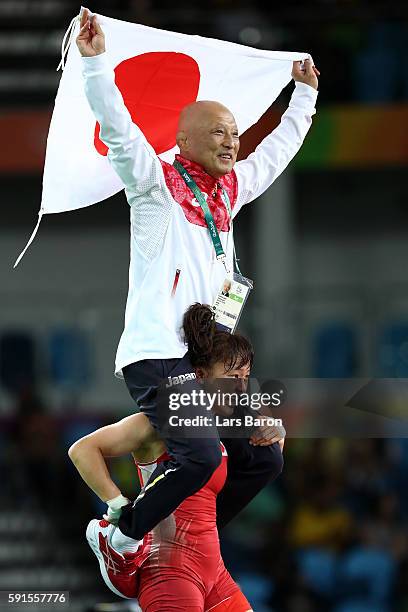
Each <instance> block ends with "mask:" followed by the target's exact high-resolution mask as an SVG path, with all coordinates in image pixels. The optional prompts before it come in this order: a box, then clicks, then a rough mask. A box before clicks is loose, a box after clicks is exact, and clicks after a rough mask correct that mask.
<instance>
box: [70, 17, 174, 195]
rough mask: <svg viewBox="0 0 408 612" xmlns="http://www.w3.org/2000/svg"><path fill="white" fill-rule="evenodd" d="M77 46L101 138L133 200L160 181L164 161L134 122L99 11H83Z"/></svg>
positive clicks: (86, 91) (89, 99) (86, 88)
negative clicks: (118, 82)
mask: <svg viewBox="0 0 408 612" xmlns="http://www.w3.org/2000/svg"><path fill="white" fill-rule="evenodd" d="M76 44H77V47H78V49H79V51H80V53H81V55H82V62H83V75H84V79H85V93H86V96H87V98H88V102H89V105H90V106H91V108H92V111H93V113H94V115H95V118H96V119H97V121H98V122H99V124H100V138H101V140H102V141H103V142H104V143H105V144H106V146H107V147H108V148H109V152H108V158H109V160H110V162H111V164H112V166H113V168H114V170H115V171H116V173H117V174H118V175H119V177H120V178H121V179H122V182H123V184H124V185H125V188H126V191H127V197H128V200H129V204H132V203H133V199H134V198H135V197H137V196H138V195H140V194H142V193H145V192H146V191H148V190H149V189H151V187H152V182H156V181H157V182H160V181H161V180H163V179H162V171H161V165H160V161H159V159H158V158H157V156H156V153H155V151H154V149H153V148H152V147H151V145H150V144H149V143H148V142H147V140H146V138H145V136H144V134H143V133H142V132H141V130H140V129H139V128H138V127H137V126H136V125H135V124H134V123H133V121H132V118H131V116H130V114H129V112H128V110H127V108H126V106H125V103H124V101H123V98H122V95H121V93H120V91H119V89H118V88H117V86H116V84H115V75H114V71H113V68H112V66H111V65H110V64H109V60H108V57H107V54H106V51H105V36H104V33H103V31H102V28H101V26H100V25H99V23H98V20H97V17H96V15H93V16H92V17H89V11H88V10H87V9H84V10H83V12H82V15H81V24H80V31H79V35H78V36H77V39H76Z"/></svg>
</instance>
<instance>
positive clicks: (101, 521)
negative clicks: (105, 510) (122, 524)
mask: <svg viewBox="0 0 408 612" xmlns="http://www.w3.org/2000/svg"><path fill="white" fill-rule="evenodd" d="M109 525H111V523H110V522H109V521H105V519H101V520H100V521H99V526H100V527H109Z"/></svg>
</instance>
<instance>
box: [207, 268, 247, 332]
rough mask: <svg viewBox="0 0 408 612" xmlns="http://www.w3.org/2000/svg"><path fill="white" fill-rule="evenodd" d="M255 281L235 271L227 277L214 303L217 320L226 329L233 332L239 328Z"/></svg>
mask: <svg viewBox="0 0 408 612" xmlns="http://www.w3.org/2000/svg"><path fill="white" fill-rule="evenodd" d="M253 287H254V285H253V282H252V281H251V280H250V279H249V278H245V276H241V275H240V274H236V273H234V274H233V275H232V276H231V277H226V278H225V280H224V282H223V284H222V286H221V289H220V291H219V293H218V295H217V297H216V299H215V302H214V304H213V307H212V309H213V311H214V313H215V321H216V323H218V325H219V326H220V327H221V328H222V329H224V330H225V331H227V332H229V333H230V334H233V333H234V331H235V330H236V328H237V325H238V321H239V319H240V317H241V314H242V310H243V308H244V305H245V302H246V301H247V299H248V296H249V294H250V292H251V290H252V289H253Z"/></svg>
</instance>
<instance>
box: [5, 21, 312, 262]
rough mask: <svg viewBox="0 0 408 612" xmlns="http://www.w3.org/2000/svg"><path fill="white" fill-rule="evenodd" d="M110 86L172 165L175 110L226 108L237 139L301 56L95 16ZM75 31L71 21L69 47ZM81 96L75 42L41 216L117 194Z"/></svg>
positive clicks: (51, 138)
mask: <svg viewBox="0 0 408 612" xmlns="http://www.w3.org/2000/svg"><path fill="white" fill-rule="evenodd" d="M98 21H99V23H100V25H101V27H102V29H103V31H104V34H105V39H106V48H107V54H108V57H109V61H110V62H111V64H112V67H113V68H114V70H115V81H116V84H117V86H118V87H119V89H120V91H121V93H122V96H123V99H124V102H125V104H126V106H127V108H128V110H129V112H130V115H131V117H132V119H133V121H134V122H135V123H136V124H137V125H138V126H139V127H140V129H141V130H142V131H143V133H144V134H145V136H146V138H147V139H148V140H149V142H150V143H151V144H152V146H153V147H154V149H155V150H156V152H157V154H158V155H160V157H162V158H163V159H165V160H166V161H169V162H172V161H173V159H174V155H175V153H176V152H177V148H176V142H175V137H176V127H177V120H178V115H179V113H180V110H181V109H182V108H183V106H185V105H186V104H189V103H190V102H193V101H195V100H217V101H218V102H221V103H222V104H224V105H225V106H226V107H228V108H229V109H230V110H231V111H232V113H233V115H234V116H235V119H236V121H237V125H238V129H239V132H240V134H242V133H243V132H245V131H246V130H247V129H248V128H249V127H250V126H251V125H253V124H254V123H256V122H257V121H258V119H259V118H260V117H261V115H262V114H263V113H264V112H265V111H266V110H267V109H268V108H269V106H270V105H271V104H272V102H273V101H274V100H275V99H276V98H277V97H278V95H279V94H280V92H281V91H282V89H283V88H284V87H285V86H286V85H287V84H288V83H289V81H290V80H291V71H292V62H293V61H295V60H304V59H306V58H308V57H310V56H309V55H308V54H306V53H289V52H280V51H262V50H259V49H253V48H250V47H245V46H242V45H238V44H234V43H229V42H224V41H221V40H215V39H210V38H203V37H201V36H191V35H186V34H178V33H175V32H167V31H165V30H157V29H155V28H150V27H146V26H142V25H138V24H134V23H128V22H125V21H119V20H117V19H111V18H109V17H104V16H101V15H98ZM78 31H79V17H76V18H75V19H73V20H72V22H71V27H70V31H69V34H70V35H69V40H70V41H73V40H74V38H75V37H76V36H77V34H78ZM98 134H99V126H98V125H97V124H96V122H95V118H94V116H93V114H92V111H91V109H90V107H89V104H88V101H87V99H86V97H85V93H84V86H83V78H82V65H81V56H80V53H79V51H78V49H77V46H76V45H75V43H74V42H73V44H71V45H70V46H69V51H68V55H67V58H66V64H65V68H64V71H63V73H62V77H61V80H60V84H59V88H58V92H57V96H56V100H55V107H54V112H53V115H52V118H51V124H50V129H49V133H48V140H47V151H46V158H45V166H44V176H43V192H42V202H41V208H40V213H39V220H38V223H37V226H36V228H35V230H34V232H33V235H32V236H31V238H30V240H29V243H28V244H27V246H26V248H25V249H24V251H23V253H22V254H21V255H20V257H19V258H18V260H17V262H16V264H15V265H17V264H18V262H19V261H20V259H21V258H22V256H23V255H24V253H25V251H26V250H27V248H28V247H29V245H30V244H31V242H32V240H33V239H34V236H35V233H36V231H37V229H38V226H39V223H40V220H41V217H42V215H43V214H48V213H57V212H64V211H68V210H74V209H77V208H82V207H84V206H89V205H91V204H95V203H97V202H101V201H102V200H105V199H106V198H108V197H109V196H111V195H113V194H115V193H117V192H118V191H120V190H121V189H123V184H122V182H121V180H120V179H119V177H118V176H117V175H116V173H115V172H114V170H113V169H112V168H111V166H110V164H109V162H108V158H107V155H106V153H107V148H106V146H105V145H104V143H103V142H101V141H100V140H99V137H98Z"/></svg>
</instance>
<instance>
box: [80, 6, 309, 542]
mask: <svg viewBox="0 0 408 612" xmlns="http://www.w3.org/2000/svg"><path fill="white" fill-rule="evenodd" d="M77 46H78V48H79V51H80V53H81V55H82V56H83V59H82V61H83V75H84V80H85V92H86V95H87V98H88V101H89V104H90V106H91V108H92V110H93V112H94V114H95V118H96V119H97V121H98V122H99V124H100V126H101V129H100V138H101V140H102V141H103V142H104V143H105V144H106V145H107V146H108V148H109V153H108V158H109V161H110V163H111V164H112V166H113V168H114V169H115V171H116V172H117V174H118V175H119V176H120V178H121V179H122V181H123V184H124V185H125V192H126V197H127V200H128V202H129V205H130V215H131V259H130V270H129V295H128V300H127V305H126V316H125V328H124V331H123V334H122V337H121V339H120V343H119V347H118V351H117V356H116V370H115V372H116V375H117V376H123V377H124V378H125V381H126V384H127V387H128V389H129V392H130V394H131V396H132V397H133V399H134V400H135V401H136V403H137V405H138V407H139V409H140V410H142V411H143V412H144V413H145V414H146V415H147V416H148V418H149V419H150V422H151V423H152V425H153V426H154V427H155V428H158V427H159V422H158V414H157V413H158V410H157V389H158V385H159V381H160V380H163V379H164V380H167V381H168V386H169V387H170V388H171V385H172V384H173V382H174V381H179V380H180V378H179V377H180V375H185V374H188V375H189V377H188V378H189V380H190V381H191V380H193V379H194V377H195V374H194V371H193V368H192V367H191V364H190V363H189V359H188V355H185V350H186V348H185V344H184V342H183V339H182V338H181V337H180V328H181V321H182V316H183V314H184V312H185V311H186V309H187V307H188V306H189V305H191V304H192V303H194V302H201V303H203V304H212V303H213V302H214V299H215V296H216V295H217V293H218V292H219V291H220V290H221V289H222V287H223V284H224V281H225V278H226V270H225V268H227V269H228V270H231V269H232V268H233V236H232V220H233V219H234V218H235V217H236V215H237V214H238V212H239V211H240V209H241V208H242V206H244V204H247V203H248V202H251V201H252V200H254V199H255V198H257V197H258V196H260V195H261V194H262V193H263V192H264V191H265V190H266V189H267V188H268V187H269V186H270V185H271V183H273V181H274V180H275V179H276V178H277V177H278V176H279V175H280V174H281V172H282V171H283V170H284V169H285V168H286V166H287V165H288V164H289V162H290V161H291V159H292V158H293V157H294V155H295V154H296V153H297V151H298V150H299V148H300V147H301V145H302V142H303V140H304V138H305V136H306V134H307V132H308V130H309V128H310V125H311V122H312V115H313V114H314V113H315V108H314V106H315V102H316V97H317V91H316V90H317V85H318V81H317V75H318V71H317V70H316V69H315V68H314V67H313V66H312V64H311V62H310V61H309V62H306V68H304V69H302V68H301V66H300V62H295V63H294V66H293V72H292V76H293V78H294V80H295V81H296V87H295V90H294V93H293V95H292V98H291V101H290V104H289V108H288V109H287V111H286V112H285V114H284V115H283V117H282V120H281V123H280V125H279V126H278V127H277V128H276V129H275V130H274V131H273V132H272V133H271V134H270V135H268V136H267V137H266V138H265V139H264V141H263V142H262V143H261V144H260V145H259V146H258V147H257V149H256V151H255V152H254V153H252V154H251V155H250V156H249V157H248V159H246V160H243V161H240V162H238V163H236V159H237V154H238V150H239V134H238V130H237V125H236V122H235V119H234V117H233V115H232V113H231V112H230V111H229V110H228V109H227V108H225V107H224V106H223V105H222V104H219V103H218V102H214V101H199V102H195V103H193V104H190V105H188V106H187V107H186V108H184V110H183V111H182V112H181V114H180V121H179V126H178V131H177V145H178V147H179V149H180V154H179V155H176V165H177V162H178V166H177V168H176V167H175V166H174V165H171V164H168V163H165V162H163V161H162V160H160V159H159V158H158V157H157V155H156V153H155V151H154V150H153V148H152V147H151V145H150V144H149V143H148V142H147V140H146V138H145V137H144V135H143V133H142V132H141V130H140V129H139V128H138V126H137V125H135V124H134V123H133V121H132V119H131V117H130V115H129V113H128V111H127V109H126V107H125V105H124V102H123V99H122V96H121V93H120V91H119V90H118V89H117V87H116V85H115V80H114V72H113V69H112V66H111V65H110V64H109V58H108V55H107V53H106V52H105V39H104V34H103V32H102V29H101V27H100V25H99V23H98V21H97V18H96V17H95V16H93V17H90V15H89V14H88V12H87V11H86V10H85V11H84V12H83V15H82V21H81V30H80V33H79V35H78V37H77ZM254 95H256V92H254ZM183 170H186V171H187V172H188V174H189V176H190V177H192V179H193V180H194V181H195V183H196V185H197V187H198V189H199V191H200V192H201V194H202V197H204V199H205V200H206V202H207V205H208V207H209V209H210V212H211V214H212V217H213V221H214V223H215V226H216V228H217V231H218V233H219V237H220V241H221V245H222V250H223V252H224V253H225V267H224V265H223V263H222V261H221V260H220V259H219V258H217V255H216V252H215V250H214V245H213V241H212V240H211V238H210V235H209V229H208V227H207V222H206V219H205V216H204V212H203V209H202V208H201V205H200V203H199V201H197V198H196V196H195V195H194V193H193V192H192V191H191V189H190V187H189V186H188V185H187V182H188V181H187V182H186V180H185V178H183V176H182V171H183ZM198 198H199V200H200V199H201V197H200V195H198ZM199 410H201V411H202V414H203V415H205V409H204V407H202V408H199V409H198V411H199ZM203 435H204V437H203V438H200V437H196V438H194V440H189V439H185V438H184V439H175V438H169V437H166V438H165V442H166V446H167V449H168V451H169V455H170V457H171V459H170V460H169V461H168V462H164V463H163V464H161V465H160V467H159V468H157V470H155V472H154V473H153V474H152V477H151V479H150V480H149V482H148V483H147V486H146V487H145V489H144V491H143V492H142V494H141V495H140V496H139V497H138V499H137V500H136V501H135V503H134V504H133V507H132V508H130V507H129V506H128V507H126V508H124V509H123V511H122V510H121V508H123V505H124V504H125V503H126V502H127V500H126V499H124V498H122V497H121V496H119V497H118V499H116V498H115V499H114V500H109V502H108V506H109V511H108V515H109V516H110V517H111V519H112V520H115V517H116V518H117V517H118V516H120V519H119V526H120V529H121V530H122V532H123V533H125V534H127V535H128V536H131V537H133V538H134V539H137V540H140V539H142V537H143V536H144V534H145V533H147V532H148V531H151V529H152V528H153V527H154V526H155V525H156V524H157V523H158V522H159V521H160V520H162V519H164V518H166V517H167V516H169V514H170V513H171V512H173V510H174V509H175V508H176V507H177V506H178V505H179V504H180V503H181V502H182V501H183V500H184V499H185V498H186V497H188V496H189V495H192V494H193V493H195V492H196V491H198V490H199V489H200V488H201V487H202V486H203V485H204V484H205V483H206V482H207V481H208V479H209V478H210V476H211V474H212V473H213V471H214V469H215V468H216V467H217V466H218V465H219V463H220V462H221V453H220V445H219V443H218V439H217V433H216V431H215V432H214V431H206V432H205V433H204V434H203ZM236 444H237V442H235V447H234V461H233V464H232V465H231V466H230V468H229V472H230V474H231V475H232V476H233V474H234V462H235V461H237V462H239V461H240V458H241V459H242V462H244V461H246V462H247V463H246V464H245V465H244V464H243V463H242V464H241V465H239V466H237V468H238V467H239V474H240V479H241V480H243V477H242V474H243V471H245V469H246V466H248V465H250V466H251V467H250V469H251V470H252V472H251V474H252V475H253V478H252V479H251V481H252V482H255V481H256V475H258V476H259V480H258V481H257V482H258V485H257V486H255V488H254V491H255V492H256V490H259V488H260V487H261V484H262V486H263V483H264V482H265V481H266V479H269V478H271V477H274V476H276V475H277V474H278V473H279V472H280V470H281V469H282V457H281V454H280V451H279V450H278V449H277V440H276V439H275V437H274V434H272V433H269V434H268V435H267V436H266V438H265V440H264V444H267V445H268V444H269V445H268V446H253V447H252V446H250V445H249V444H248V441H247V440H243V441H242V444H243V445H244V444H245V448H242V449H239V452H237V448H236ZM227 450H228V445H227ZM241 450H242V452H241ZM237 473H238V471H237ZM232 476H231V477H232ZM229 477H230V476H229ZM249 486H250V485H249V484H248V481H246V484H245V487H246V500H247V498H248V495H249V497H250V496H251V494H250V493H248V487H249ZM226 490H227V491H228V487H227V488H226ZM239 499H240V495H239V494H238V495H237V494H233V493H232V494H231V495H225V504H226V506H227V505H229V510H228V516H229V518H231V514H232V515H233V514H234V513H236V511H239V509H240V508H239ZM231 504H236V505H235V506H234V508H233V510H232V512H231ZM219 511H220V514H221V515H222V512H223V510H222V508H220V509H219ZM222 523H223V521H222V520H221V524H222Z"/></svg>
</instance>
